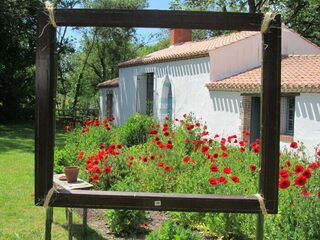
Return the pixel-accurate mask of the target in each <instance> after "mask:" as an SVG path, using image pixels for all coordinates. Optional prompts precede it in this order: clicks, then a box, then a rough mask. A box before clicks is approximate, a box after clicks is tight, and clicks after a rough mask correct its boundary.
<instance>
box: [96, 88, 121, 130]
mask: <svg viewBox="0 0 320 240" xmlns="http://www.w3.org/2000/svg"><path fill="white" fill-rule="evenodd" d="M108 91H112V93H113V99H112V104H113V106H112V113H113V116H114V117H115V118H116V120H115V121H114V124H116V125H119V119H118V116H119V101H118V99H119V97H120V96H119V88H100V89H99V93H100V98H99V117H100V118H105V117H106V110H107V106H106V104H107V92H108Z"/></svg>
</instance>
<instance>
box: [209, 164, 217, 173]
mask: <svg viewBox="0 0 320 240" xmlns="http://www.w3.org/2000/svg"><path fill="white" fill-rule="evenodd" d="M210 170H211V172H218V171H219V168H218V166H217V165H211V166H210Z"/></svg>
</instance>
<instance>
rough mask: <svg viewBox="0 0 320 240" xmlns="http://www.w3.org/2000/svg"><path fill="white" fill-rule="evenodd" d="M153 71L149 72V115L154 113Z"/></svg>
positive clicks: (147, 105) (147, 104)
mask: <svg viewBox="0 0 320 240" xmlns="http://www.w3.org/2000/svg"><path fill="white" fill-rule="evenodd" d="M153 78H154V76H153V73H147V102H146V107H147V111H146V113H147V115H150V116H152V115H153V85H154V81H153Z"/></svg>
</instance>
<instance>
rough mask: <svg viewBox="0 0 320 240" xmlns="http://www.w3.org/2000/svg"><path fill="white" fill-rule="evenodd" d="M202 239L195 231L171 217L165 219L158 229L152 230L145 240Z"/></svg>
mask: <svg viewBox="0 0 320 240" xmlns="http://www.w3.org/2000/svg"><path fill="white" fill-rule="evenodd" d="M186 239H188V240H204V238H203V237H202V236H201V235H200V234H199V233H197V232H194V231H192V230H191V229H190V228H185V227H183V226H181V225H179V224H178V223H177V222H175V221H174V220H172V219H169V220H167V221H165V223H164V224H163V225H162V228H161V229H160V230H154V231H153V232H152V233H151V234H150V235H148V236H147V240H186Z"/></svg>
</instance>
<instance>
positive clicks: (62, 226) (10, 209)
mask: <svg viewBox="0 0 320 240" xmlns="http://www.w3.org/2000/svg"><path fill="white" fill-rule="evenodd" d="M63 139H64V138H63V134H62V133H59V134H57V145H60V146H61V145H62V144H63ZM0 163H1V168H0V239H1V240H2V239H4V240H10V239H26V240H28V239H31V240H33V239H44V226H45V209H44V208H43V207H36V206H34V197H33V193H34V129H33V127H32V124H30V125H27V124H25V125H10V126H4V125H0ZM74 222H75V224H76V225H75V227H74V229H75V230H76V231H75V234H74V237H75V238H74V239H81V237H80V234H78V233H77V232H79V233H81V225H80V224H81V220H80V219H79V218H78V217H77V216H74ZM66 229H67V225H66V218H65V212H64V209H63V208H55V209H54V220H53V226H52V239H53V240H55V239H68V232H67V230H66ZM77 230H78V231H77ZM88 239H104V238H102V237H101V236H100V234H98V233H97V232H95V231H93V230H92V229H91V230H89V236H88Z"/></svg>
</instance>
